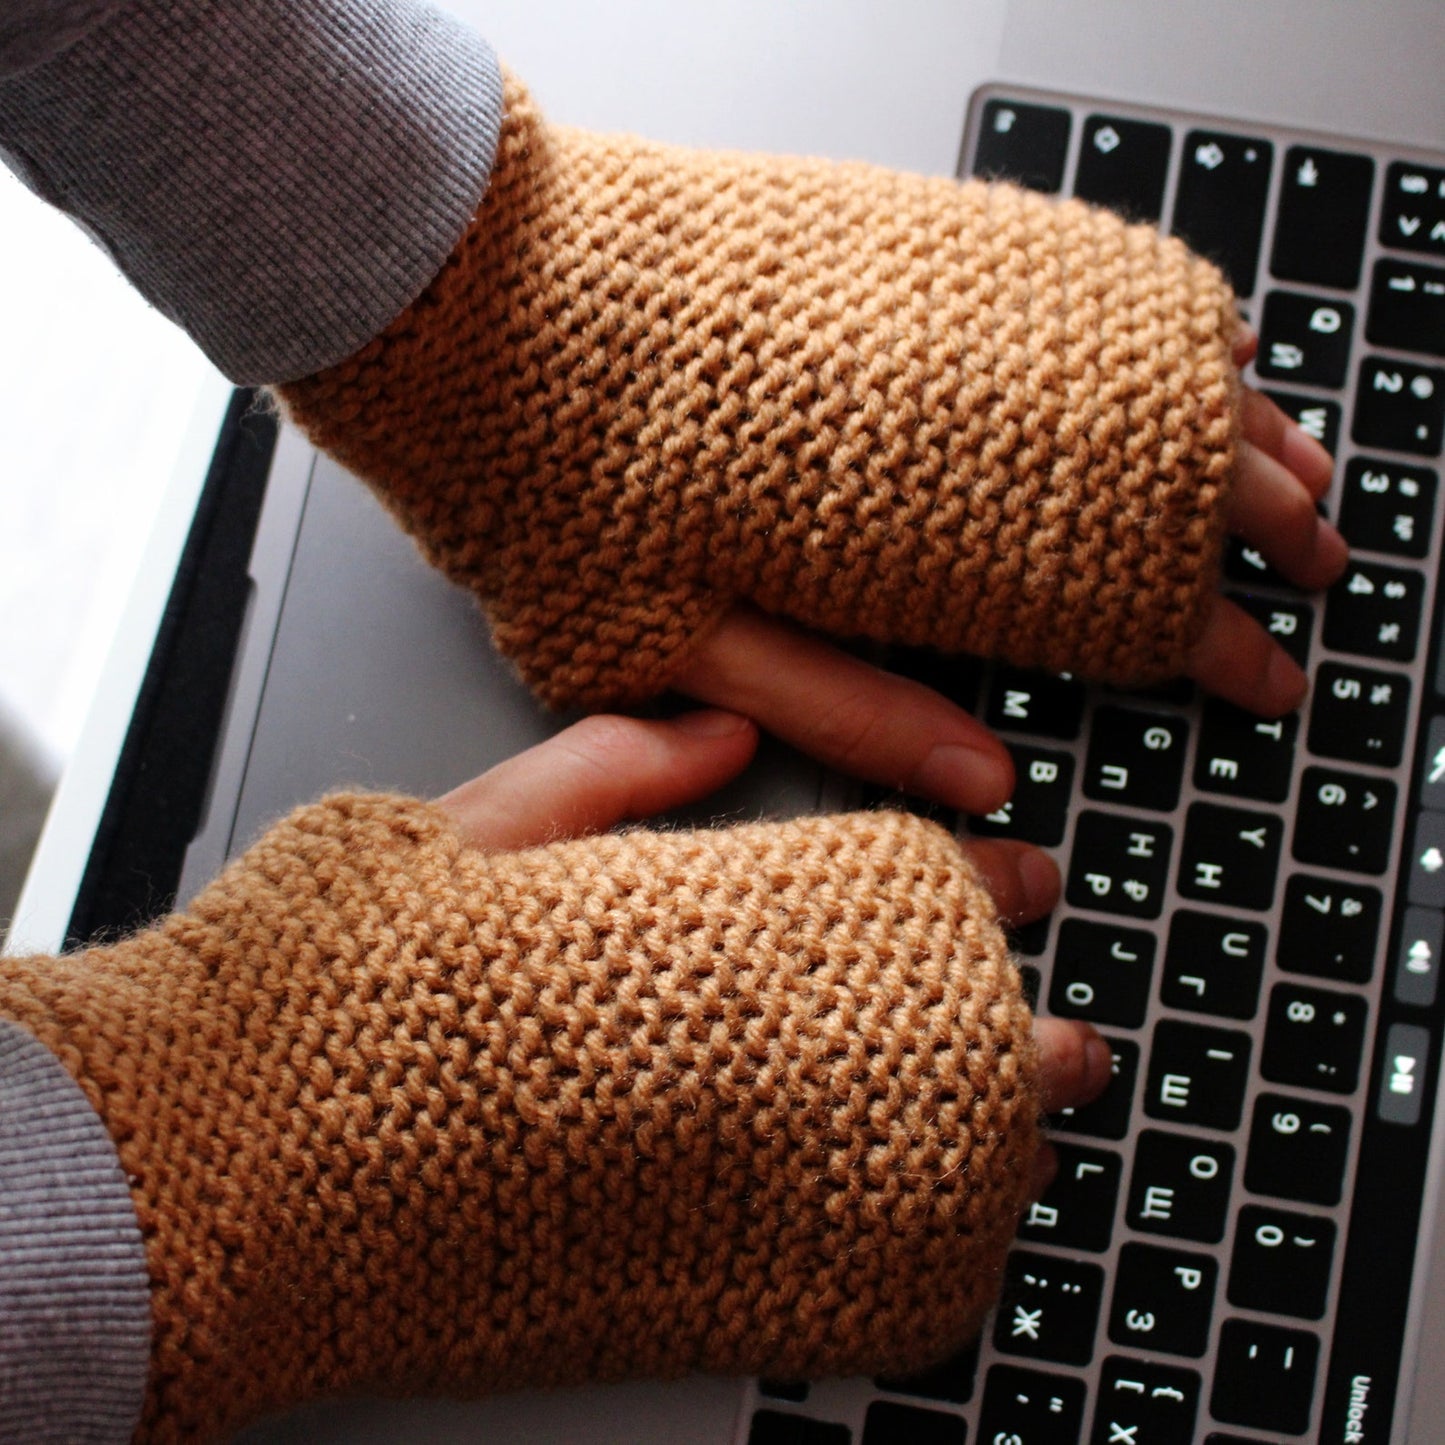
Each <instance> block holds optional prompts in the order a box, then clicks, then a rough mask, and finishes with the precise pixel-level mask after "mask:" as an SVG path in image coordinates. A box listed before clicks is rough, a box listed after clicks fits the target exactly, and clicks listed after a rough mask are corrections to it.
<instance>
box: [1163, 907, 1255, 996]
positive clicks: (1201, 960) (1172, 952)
mask: <svg viewBox="0 0 1445 1445" xmlns="http://www.w3.org/2000/svg"><path fill="white" fill-rule="evenodd" d="M1267 938H1268V934H1267V933H1266V931H1265V928H1264V925H1263V924H1260V923H1246V922H1245V921H1243V920H1242V919H1238V918H1228V917H1226V916H1224V915H1223V914H1219V913H1195V912H1193V911H1192V910H1190V909H1187V908H1181V909H1179V910H1178V911H1177V912H1176V913H1175V914H1174V917H1173V918H1172V919H1170V921H1169V942H1168V943H1167V944H1166V945H1165V950H1164V977H1163V981H1162V982H1161V984H1160V988H1159V996H1160V998H1162V999H1163V1000H1164V1002H1165V1003H1166V1004H1168V1005H1169V1006H1170V1007H1171V1008H1179V1009H1188V1010H1189V1011H1190V1012H1192V1013H1207V1014H1216V1015H1218V1016H1220V1017H1222V1018H1233V1019H1249V1018H1253V1017H1254V1014H1255V1010H1256V1008H1257V1007H1258V1004H1259V982H1260V979H1261V978H1262V977H1263V974H1264V955H1265V945H1266V940H1267Z"/></svg>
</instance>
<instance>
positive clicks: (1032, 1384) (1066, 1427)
mask: <svg viewBox="0 0 1445 1445" xmlns="http://www.w3.org/2000/svg"><path fill="white" fill-rule="evenodd" d="M1084 1398H1085V1392H1084V1382H1083V1381H1082V1380H1076V1379H1074V1378H1073V1377H1072V1376H1070V1375H1050V1374H1045V1373H1044V1372H1043V1371H1042V1370H1024V1369H1020V1368H1018V1367H1017V1366H1015V1365H995V1366H994V1367H993V1369H991V1370H990V1371H989V1372H988V1381H987V1383H986V1384H985V1385H984V1391H983V1409H982V1411H981V1412H980V1414H979V1417H978V1438H979V1441H980V1445H1079V1432H1080V1431H1081V1430H1082V1429H1083V1428H1084Z"/></svg>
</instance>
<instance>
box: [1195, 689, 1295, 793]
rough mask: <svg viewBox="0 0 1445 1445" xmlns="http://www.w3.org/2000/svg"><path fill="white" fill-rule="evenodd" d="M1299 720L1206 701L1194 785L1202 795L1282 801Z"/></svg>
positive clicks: (1213, 699)
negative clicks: (1265, 715)
mask: <svg viewBox="0 0 1445 1445" xmlns="http://www.w3.org/2000/svg"><path fill="white" fill-rule="evenodd" d="M1298 732H1299V717H1298V715H1297V714H1295V713H1290V714H1289V716H1287V717H1279V718H1262V717H1258V716H1256V715H1255V714H1254V713H1252V712H1245V710H1244V709H1243V708H1240V707H1235V706H1234V705H1233V704H1232V703H1227V702H1220V701H1219V699H1218V698H1210V699H1209V701H1208V702H1206V703H1205V704H1204V716H1203V720H1202V721H1201V723H1200V726H1199V750H1198V752H1196V753H1195V755H1194V786H1195V787H1196V788H1198V789H1199V791H1200V792H1202V793H1224V794H1226V795H1227V796H1229V797H1231V798H1253V799H1256V800H1257V801H1259V802H1261V803H1282V802H1284V800H1285V799H1286V798H1287V797H1288V796H1289V785H1290V779H1291V777H1292V776H1293V773H1294V744H1295V735H1296V734H1297V733H1298Z"/></svg>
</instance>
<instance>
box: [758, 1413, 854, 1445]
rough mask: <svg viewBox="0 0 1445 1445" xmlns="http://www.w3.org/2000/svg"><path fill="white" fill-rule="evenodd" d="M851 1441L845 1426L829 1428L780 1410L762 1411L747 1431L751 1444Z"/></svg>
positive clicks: (803, 1444) (840, 1444)
mask: <svg viewBox="0 0 1445 1445" xmlns="http://www.w3.org/2000/svg"><path fill="white" fill-rule="evenodd" d="M852 1439H853V1432H852V1431H851V1430H850V1429H849V1428H848V1427H847V1426H846V1425H828V1424H824V1423H823V1421H821V1420H809V1419H807V1418H806V1417H805V1416H802V1415H785V1414H784V1413H783V1412H782V1411H781V1410H759V1411H758V1412H757V1413H756V1414H755V1415H754V1416H753V1423H752V1428H751V1429H750V1430H749V1431H748V1445H849V1442H850V1441H851V1440H852Z"/></svg>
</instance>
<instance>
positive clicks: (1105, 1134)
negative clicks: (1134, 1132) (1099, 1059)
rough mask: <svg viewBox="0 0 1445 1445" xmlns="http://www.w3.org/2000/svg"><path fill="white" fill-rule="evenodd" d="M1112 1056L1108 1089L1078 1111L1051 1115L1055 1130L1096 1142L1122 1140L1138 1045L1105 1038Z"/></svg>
mask: <svg viewBox="0 0 1445 1445" xmlns="http://www.w3.org/2000/svg"><path fill="white" fill-rule="evenodd" d="M1104 1042H1105V1043H1107V1044H1108V1045H1109V1049H1110V1052H1111V1053H1112V1055H1113V1069H1112V1077H1111V1078H1110V1080H1109V1086H1108V1087H1107V1088H1106V1089H1105V1090H1104V1092H1103V1093H1102V1094H1100V1095H1099V1097H1098V1098H1097V1099H1095V1100H1094V1102H1093V1103H1092V1104H1085V1105H1084V1106H1083V1107H1082V1108H1072V1109H1060V1110H1059V1112H1058V1113H1057V1114H1055V1115H1053V1116H1052V1119H1051V1121H1050V1122H1051V1123H1052V1125H1053V1127H1054V1128H1055V1129H1056V1130H1067V1131H1068V1132H1069V1133H1072V1134H1088V1135H1090V1136H1092V1137H1094V1138H1097V1139H1122V1138H1123V1137H1124V1136H1125V1135H1126V1134H1127V1133H1128V1132H1129V1120H1130V1118H1131V1117H1132V1116H1133V1111H1134V1084H1135V1082H1136V1081H1137V1080H1138V1077H1139V1045H1138V1044H1136V1043H1134V1042H1133V1041H1132V1040H1130V1039H1105V1040H1104Z"/></svg>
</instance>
